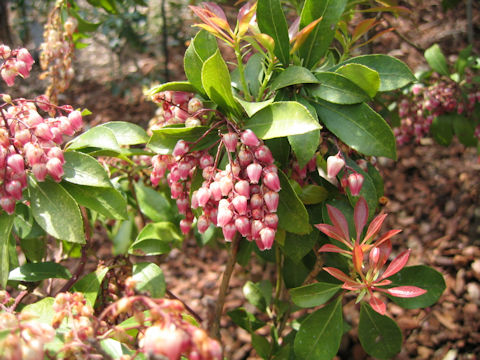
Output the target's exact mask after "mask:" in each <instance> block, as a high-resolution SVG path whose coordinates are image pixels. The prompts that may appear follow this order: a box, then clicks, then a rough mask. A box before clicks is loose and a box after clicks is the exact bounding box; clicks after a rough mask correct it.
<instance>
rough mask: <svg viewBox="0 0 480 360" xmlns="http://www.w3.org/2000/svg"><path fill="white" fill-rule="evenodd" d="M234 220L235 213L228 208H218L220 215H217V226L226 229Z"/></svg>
mask: <svg viewBox="0 0 480 360" xmlns="http://www.w3.org/2000/svg"><path fill="white" fill-rule="evenodd" d="M232 218H233V212H232V211H231V210H230V209H228V208H226V207H222V208H220V207H219V208H218V214H217V225H218V226H220V227H224V226H225V225H227V224H228V223H229V222H230V221H231V220H232Z"/></svg>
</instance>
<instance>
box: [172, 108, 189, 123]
mask: <svg viewBox="0 0 480 360" xmlns="http://www.w3.org/2000/svg"><path fill="white" fill-rule="evenodd" d="M173 116H174V117H175V120H176V122H178V123H184V122H185V120H187V119H188V117H189V116H190V115H189V114H188V112H186V111H185V110H182V109H180V108H178V107H176V108H175V109H174V110H173Z"/></svg>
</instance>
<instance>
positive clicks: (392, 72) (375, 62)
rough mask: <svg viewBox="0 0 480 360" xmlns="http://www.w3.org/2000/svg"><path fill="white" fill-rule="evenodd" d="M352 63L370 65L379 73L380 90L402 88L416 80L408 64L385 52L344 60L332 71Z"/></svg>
mask: <svg viewBox="0 0 480 360" xmlns="http://www.w3.org/2000/svg"><path fill="white" fill-rule="evenodd" d="M351 63H354V64H361V65H365V66H368V67H369V68H370V69H372V70H375V71H376V72H377V73H378V75H379V76H380V88H379V89H378V91H391V90H395V89H400V88H402V87H404V86H405V85H408V84H409V83H411V82H413V81H415V80H416V78H415V76H414V75H413V74H412V71H411V70H410V69H409V68H408V66H407V65H405V64H404V63H403V62H401V61H400V60H398V59H396V58H394V57H392V56H388V55H383V54H377V55H362V56H357V57H354V58H351V59H348V60H347V61H344V62H342V63H341V64H339V65H338V66H337V67H335V68H334V69H332V70H331V71H334V70H335V69H336V68H338V67H340V66H342V65H345V64H351Z"/></svg>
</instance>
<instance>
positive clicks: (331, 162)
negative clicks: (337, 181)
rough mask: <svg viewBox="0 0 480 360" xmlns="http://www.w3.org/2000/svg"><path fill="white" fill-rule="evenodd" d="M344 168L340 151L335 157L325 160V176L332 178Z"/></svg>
mask: <svg viewBox="0 0 480 360" xmlns="http://www.w3.org/2000/svg"><path fill="white" fill-rule="evenodd" d="M344 166H345V160H343V158H342V156H341V154H340V151H339V152H338V153H337V155H335V156H329V157H328V159H327V176H328V177H329V178H333V177H335V176H337V174H338V173H339V172H340V170H342V168H343V167H344Z"/></svg>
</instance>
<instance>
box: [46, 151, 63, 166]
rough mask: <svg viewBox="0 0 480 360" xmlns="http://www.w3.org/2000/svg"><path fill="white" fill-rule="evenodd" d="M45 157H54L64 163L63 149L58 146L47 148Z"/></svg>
mask: <svg viewBox="0 0 480 360" xmlns="http://www.w3.org/2000/svg"><path fill="white" fill-rule="evenodd" d="M47 157H48V158H50V159H51V158H54V157H56V158H57V159H58V160H60V162H61V163H62V165H63V164H64V163H65V159H64V158H63V151H62V149H60V148H59V147H56V146H54V147H52V148H51V149H50V150H48V153H47Z"/></svg>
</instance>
